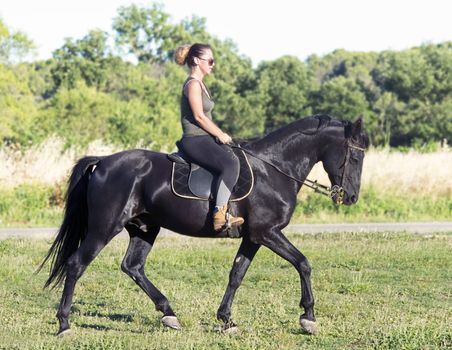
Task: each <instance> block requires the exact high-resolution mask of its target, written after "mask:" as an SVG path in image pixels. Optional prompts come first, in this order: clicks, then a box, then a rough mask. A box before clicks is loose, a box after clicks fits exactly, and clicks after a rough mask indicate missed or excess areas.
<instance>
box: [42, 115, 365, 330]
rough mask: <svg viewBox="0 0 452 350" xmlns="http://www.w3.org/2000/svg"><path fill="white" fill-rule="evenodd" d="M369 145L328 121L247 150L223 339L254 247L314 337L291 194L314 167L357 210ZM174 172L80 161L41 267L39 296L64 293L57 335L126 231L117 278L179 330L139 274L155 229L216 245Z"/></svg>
mask: <svg viewBox="0 0 452 350" xmlns="http://www.w3.org/2000/svg"><path fill="white" fill-rule="evenodd" d="M367 146H368V137H367V134H366V132H365V131H364V130H363V127H362V121H361V119H358V120H357V121H356V122H354V123H352V122H348V121H340V120H336V119H332V118H330V117H328V116H313V117H308V118H304V119H301V120H299V121H296V122H293V123H291V124H289V125H286V126H284V127H282V128H280V129H278V130H276V131H273V132H271V133H270V134H268V135H266V136H265V137H263V138H261V139H256V140H253V141H250V142H247V143H246V144H245V145H244V146H243V148H244V149H246V152H248V153H250V154H252V155H253V156H250V163H251V167H252V169H253V174H254V179H255V186H254V188H253V190H252V192H251V193H250V195H249V196H248V197H246V198H245V199H243V200H241V201H239V202H235V203H231V210H232V211H233V212H234V213H235V214H237V215H240V216H242V217H243V218H245V223H244V225H243V226H242V227H241V236H242V237H243V239H242V242H241V245H240V248H239V250H238V252H237V255H236V257H235V259H234V262H233V266H232V270H231V272H230V275H229V283H228V286H227V288H226V292H225V294H224V297H223V300H222V302H221V305H220V307H219V309H218V313H217V318H218V319H219V320H221V321H222V322H224V328H225V329H233V328H234V327H235V325H234V323H233V322H232V320H231V305H232V301H233V299H234V295H235V292H236V290H237V288H238V287H239V286H240V283H241V281H242V279H243V277H244V276H245V273H246V271H247V269H248V267H249V265H250V263H251V261H252V260H253V257H254V256H255V254H256V252H257V251H258V249H259V248H260V247H261V246H265V247H267V248H269V249H271V250H272V251H273V252H275V253H276V254H278V255H279V256H281V257H282V258H284V259H286V260H287V261H289V262H290V263H291V264H292V265H293V266H294V267H295V268H296V270H297V271H298V273H299V275H300V279H301V301H300V307H303V309H304V313H303V314H302V315H301V317H300V324H301V327H302V328H303V329H304V330H305V331H306V332H308V333H315V332H316V322H315V316H314V297H313V293H312V290H311V280H310V274H311V267H310V265H309V263H308V260H307V259H306V257H305V256H304V255H303V254H302V253H301V252H300V251H299V250H298V249H297V248H296V247H294V246H293V245H292V244H291V243H290V242H289V240H288V239H287V238H286V237H285V236H284V234H283V233H282V232H281V230H282V229H283V228H284V227H286V226H287V225H288V223H289V221H290V218H291V216H292V213H293V211H294V208H295V205H296V200H297V193H298V192H299V191H300V188H301V186H302V184H303V181H304V180H305V179H306V176H307V175H308V173H309V172H310V170H311V169H312V167H313V166H314V164H315V163H317V162H319V161H321V162H322V163H323V166H324V168H325V170H326V172H327V173H328V175H329V179H330V181H331V183H332V185H337V186H340V187H342V188H343V190H344V191H343V197H342V198H341V199H340V200H339V199H338V198H336V196H337V195H335V196H333V201H337V202H339V201H340V202H343V203H344V204H347V205H350V204H353V203H355V202H356V201H357V200H358V194H359V188H360V182H361V170H362V165H363V158H364V152H363V151H364V149H365V148H367ZM171 168H172V163H171V161H170V160H168V158H167V155H166V154H163V153H157V152H152V151H147V150H131V151H125V152H120V153H117V154H113V155H110V156H107V157H94V156H90V157H84V158H82V159H80V160H79V161H78V162H77V164H76V165H75V167H74V169H73V171H72V174H71V177H70V179H69V187H68V191H67V194H66V209H65V216H64V220H63V223H62V225H61V227H60V229H59V232H58V234H57V236H56V238H55V241H54V242H53V244H52V246H51V248H50V250H49V252H48V254H47V256H46V258H45V260H44V262H43V264H42V265H41V268H42V266H43V265H44V264H45V263H46V261H48V260H51V268H50V275H49V278H48V280H47V282H46V284H45V287H47V286H49V285H51V284H54V285H59V284H60V283H62V281H63V280H64V289H63V295H62V298H61V302H60V305H59V308H58V312H57V315H56V316H57V318H58V320H59V331H58V334H59V335H63V334H66V333H68V332H70V328H69V320H68V319H69V312H70V308H71V304H72V297H73V293H74V288H75V284H76V282H77V280H78V279H79V278H80V276H81V275H82V274H83V272H84V271H85V269H86V267H87V266H88V265H89V264H90V263H91V262H92V261H93V260H94V258H95V257H96V256H97V254H99V252H100V251H101V250H102V248H104V247H105V245H106V244H107V243H108V242H109V241H110V240H111V239H112V238H113V237H115V236H116V235H117V234H118V233H120V232H121V231H122V230H123V229H124V228H125V229H126V230H127V231H128V232H129V234H130V242H129V246H128V249H127V252H126V255H125V257H124V260H123V262H122V265H121V267H122V270H123V271H124V272H125V273H126V274H128V275H129V276H130V277H131V278H132V279H133V281H134V282H135V283H136V284H137V285H138V286H140V287H141V289H143V291H144V292H145V293H146V294H147V295H148V296H149V297H150V298H151V299H152V301H153V302H154V304H155V306H156V309H157V310H159V311H161V312H162V313H163V318H162V322H163V324H164V325H166V326H168V327H171V328H176V329H178V328H180V324H179V322H178V320H177V318H176V315H175V313H174V311H173V309H172V308H171V306H170V303H169V301H168V299H167V298H166V297H165V296H164V295H163V294H162V293H161V292H160V291H159V290H158V289H157V288H156V287H155V286H154V285H153V284H152V282H151V281H149V279H148V278H147V277H146V275H145V273H144V266H145V262H146V257H147V255H148V254H149V252H150V250H151V248H152V246H153V244H154V241H155V239H156V237H157V235H158V233H159V230H160V228H161V227H164V228H167V229H169V230H172V231H174V232H178V233H181V234H184V235H188V236H194V237H216V233H215V232H213V229H212V218H211V210H212V205H213V204H212V203H209V201H197V200H190V199H184V198H180V197H177V196H175V195H174V194H173V193H172V190H171V186H170V176H171Z"/></svg>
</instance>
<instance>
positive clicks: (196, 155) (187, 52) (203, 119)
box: [175, 44, 244, 231]
mask: <svg viewBox="0 0 452 350" xmlns="http://www.w3.org/2000/svg"><path fill="white" fill-rule="evenodd" d="M175 60H176V63H177V64H180V65H187V66H188V69H189V71H190V73H189V76H188V78H187V79H186V81H185V83H184V85H183V89H182V97H181V104H180V105H181V122H182V129H183V137H182V139H181V141H180V143H181V147H182V150H183V151H184V153H185V154H186V155H187V156H188V157H189V158H190V161H192V162H194V163H196V164H198V165H200V166H202V167H204V168H206V169H208V170H209V171H211V172H213V173H214V174H215V175H216V177H217V186H216V193H215V200H216V203H215V209H214V213H213V221H214V229H215V231H219V230H221V229H222V228H223V227H224V225H225V224H226V213H227V205H228V201H229V198H230V196H231V191H232V188H233V187H234V185H235V183H236V182H237V178H238V175H239V166H240V165H239V161H238V159H237V157H236V156H235V154H234V153H233V151H232V149H231V147H229V146H228V144H229V143H231V142H232V139H231V137H230V136H229V135H228V134H226V133H224V132H223V131H221V129H220V128H219V127H218V126H217V125H216V124H215V123H214V122H213V121H212V114H211V112H212V109H213V107H214V105H215V104H214V102H213V100H212V95H211V94H210V92H209V90H208V89H207V87H206V85H205V84H204V82H203V79H204V77H205V76H206V75H208V74H210V72H211V71H212V69H213V67H214V66H215V60H214V58H213V53H212V49H211V47H210V46H209V45H206V44H193V45H184V46H180V47H178V48H177V49H176V53H175ZM215 140H217V141H218V143H217V142H216V141H215ZM243 221H244V220H243V218H241V217H233V216H229V222H230V223H231V225H233V226H237V225H241V224H243Z"/></svg>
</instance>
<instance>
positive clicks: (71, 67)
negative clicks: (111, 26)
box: [52, 30, 119, 89]
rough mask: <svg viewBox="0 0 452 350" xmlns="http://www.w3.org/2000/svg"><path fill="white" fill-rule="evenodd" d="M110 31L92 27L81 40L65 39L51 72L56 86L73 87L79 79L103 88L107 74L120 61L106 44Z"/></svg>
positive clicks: (58, 50) (57, 52)
mask: <svg viewBox="0 0 452 350" xmlns="http://www.w3.org/2000/svg"><path fill="white" fill-rule="evenodd" d="M107 40H108V34H107V33H105V32H103V31H100V30H92V31H90V32H89V33H88V34H87V35H86V36H85V37H83V38H82V39H79V40H73V39H66V42H65V44H64V45H63V46H62V47H61V48H59V49H57V50H56V51H55V52H54V53H53V58H54V60H55V66H54V67H53V69H52V75H53V79H54V82H55V87H56V88H58V87H60V86H61V85H63V86H65V87H66V88H73V87H74V86H75V85H76V82H77V81H78V80H83V81H84V82H85V83H86V85H87V86H93V87H96V88H97V89H101V88H102V87H103V86H104V85H105V84H106V81H107V79H108V74H109V73H110V72H111V71H113V70H114V69H115V66H116V65H117V64H119V62H118V58H115V57H114V56H113V55H112V54H111V52H110V49H109V47H108V45H107Z"/></svg>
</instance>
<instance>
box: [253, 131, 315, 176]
mask: <svg viewBox="0 0 452 350" xmlns="http://www.w3.org/2000/svg"><path fill="white" fill-rule="evenodd" d="M278 136H279V137H278ZM317 138H318V137H317V136H316V135H303V134H301V133H299V132H294V133H291V134H286V135H284V134H282V135H276V136H273V137H270V138H266V137H265V138H263V139H261V140H258V141H254V142H252V143H251V144H250V145H249V148H250V150H251V151H253V153H254V154H256V155H259V156H260V157H262V159H265V160H268V161H269V162H271V164H273V165H274V166H276V167H277V168H278V169H280V170H282V171H283V172H284V173H286V174H288V175H290V176H291V177H293V178H295V179H298V180H300V181H304V180H305V179H306V177H307V175H308V174H309V172H310V171H311V169H312V167H313V166H314V164H315V163H317V161H318V149H319V144H318V140H317Z"/></svg>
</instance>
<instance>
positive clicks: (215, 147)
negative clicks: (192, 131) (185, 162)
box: [180, 135, 240, 207]
mask: <svg viewBox="0 0 452 350" xmlns="http://www.w3.org/2000/svg"><path fill="white" fill-rule="evenodd" d="M180 144H181V147H182V151H183V152H184V153H185V154H186V155H187V157H188V158H189V160H190V161H191V162H193V163H196V164H198V165H200V166H202V167H203V168H206V169H207V170H209V171H210V172H212V173H213V174H214V175H215V176H216V179H217V180H216V181H217V182H216V186H215V189H216V191H215V192H216V196H215V200H216V204H215V205H216V206H219V207H223V206H224V205H226V204H227V203H228V201H229V198H230V197H231V192H232V189H233V187H234V185H235V184H236V182H237V179H238V177H239V170H240V163H239V160H238V158H237V157H236V155H235V154H234V152H233V151H232V148H231V147H229V146H228V145H224V144H218V143H217V142H215V140H214V138H213V137H212V136H211V135H203V136H191V137H183V138H182V139H181V140H180Z"/></svg>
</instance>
